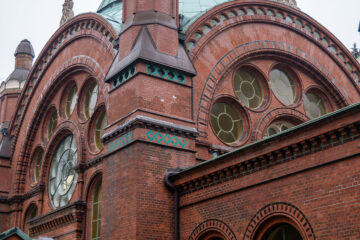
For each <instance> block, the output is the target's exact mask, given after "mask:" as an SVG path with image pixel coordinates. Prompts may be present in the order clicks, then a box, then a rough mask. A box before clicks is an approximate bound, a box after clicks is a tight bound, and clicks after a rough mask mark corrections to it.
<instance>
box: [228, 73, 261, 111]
mask: <svg viewBox="0 0 360 240" xmlns="http://www.w3.org/2000/svg"><path fill="white" fill-rule="evenodd" d="M234 88H235V93H236V95H237V97H238V98H239V100H240V102H241V103H242V104H243V105H244V106H246V107H248V108H251V109H256V108H258V107H260V106H261V104H262V102H263V98H264V96H263V91H262V87H261V84H260V81H259V79H258V78H257V77H256V76H255V75H254V74H252V73H250V72H247V71H242V70H241V71H238V72H237V73H236V74H235V77H234Z"/></svg>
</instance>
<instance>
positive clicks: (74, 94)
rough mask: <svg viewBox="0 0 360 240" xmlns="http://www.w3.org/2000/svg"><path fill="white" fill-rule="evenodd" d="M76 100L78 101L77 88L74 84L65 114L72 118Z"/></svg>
mask: <svg viewBox="0 0 360 240" xmlns="http://www.w3.org/2000/svg"><path fill="white" fill-rule="evenodd" d="M76 102H77V88H76V86H74V87H72V88H71V89H70V92H69V94H68V96H67V98H66V105H65V114H66V117H67V118H70V116H71V114H72V113H73V111H74V109H75V105H76Z"/></svg>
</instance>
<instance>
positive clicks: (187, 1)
mask: <svg viewBox="0 0 360 240" xmlns="http://www.w3.org/2000/svg"><path fill="white" fill-rule="evenodd" d="M230 1H233V0H179V14H180V15H181V19H180V25H181V28H182V29H183V30H186V29H187V28H188V27H189V26H190V25H191V24H192V23H193V22H194V21H195V20H196V19H198V18H199V17H200V16H201V15H203V14H204V13H206V12H207V11H208V10H210V9H211V8H213V7H215V6H217V5H220V4H222V3H225V2H230ZM122 9H123V0H102V2H101V4H100V6H99V8H98V10H97V11H96V13H97V14H99V15H101V16H102V17H104V18H105V19H106V20H107V21H108V22H109V23H110V24H111V25H112V27H113V28H114V30H115V31H116V32H117V33H120V30H121V26H122Z"/></svg>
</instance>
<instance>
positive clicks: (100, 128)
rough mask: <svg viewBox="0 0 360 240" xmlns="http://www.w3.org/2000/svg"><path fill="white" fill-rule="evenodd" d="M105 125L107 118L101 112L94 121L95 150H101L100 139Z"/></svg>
mask: <svg viewBox="0 0 360 240" xmlns="http://www.w3.org/2000/svg"><path fill="white" fill-rule="evenodd" d="M106 125H107V118H106V114H105V112H103V113H102V114H101V115H100V117H99V118H98V119H97V121H96V126H95V136H94V137H95V145H96V147H97V149H99V150H101V149H102V148H103V146H104V145H103V143H102V141H101V137H102V135H103V134H104V129H105V127H106Z"/></svg>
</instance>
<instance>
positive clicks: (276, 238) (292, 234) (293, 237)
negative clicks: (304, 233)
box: [261, 223, 302, 240]
mask: <svg viewBox="0 0 360 240" xmlns="http://www.w3.org/2000/svg"><path fill="white" fill-rule="evenodd" d="M261 240H302V237H301V235H300V233H299V232H298V230H297V229H296V228H294V227H293V226H291V225H290V224H288V223H283V224H279V225H276V226H274V227H273V228H271V229H270V231H269V232H268V233H266V234H265V236H264V238H262V239H261Z"/></svg>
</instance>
